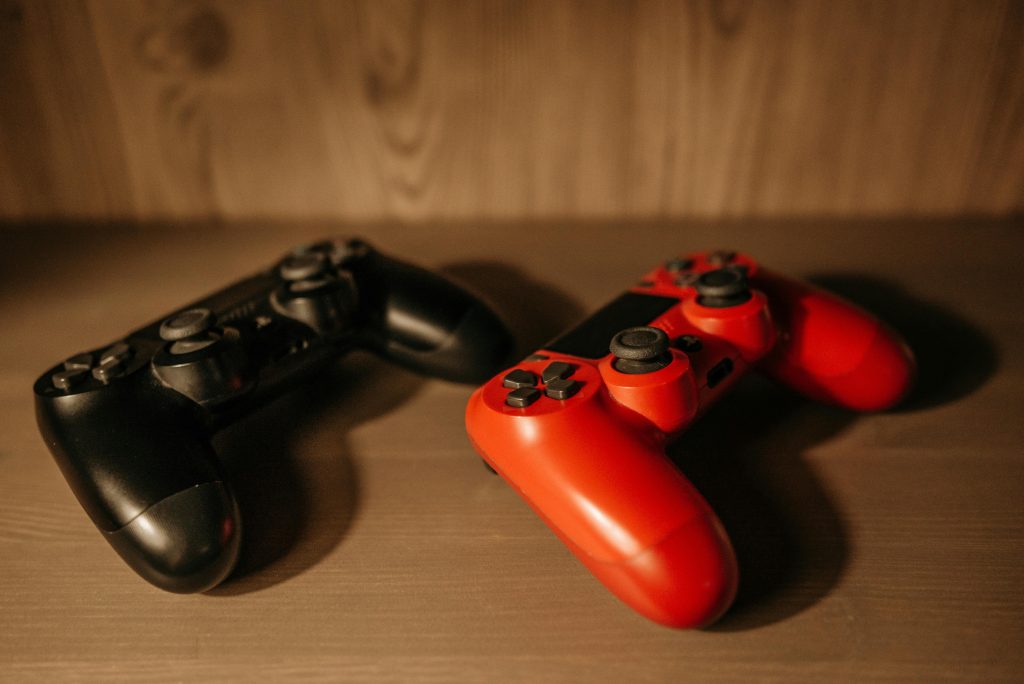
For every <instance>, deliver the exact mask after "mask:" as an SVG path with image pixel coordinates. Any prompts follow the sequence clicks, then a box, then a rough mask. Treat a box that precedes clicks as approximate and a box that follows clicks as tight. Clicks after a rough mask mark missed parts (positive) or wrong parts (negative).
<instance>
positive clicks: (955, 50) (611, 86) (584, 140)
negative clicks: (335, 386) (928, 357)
mask: <svg viewBox="0 0 1024 684" xmlns="http://www.w3.org/2000/svg"><path fill="white" fill-rule="evenodd" d="M1022 208H1024V3H1021V2H1009V1H1004V2H1000V1H995V0H992V1H989V0H977V1H974V2H966V1H956V0H932V1H928V0H922V1H918V2H895V1H885V2H878V1H868V0H865V1H863V2H860V1H859V2H812V1H811V0H794V1H793V2H775V1H767V0H765V1H762V2H756V1H752V2H709V1H694V2H668V1H666V2H653V1H652V2H635V3H627V2H607V1H601V2H564V1H556V2H544V1H541V0H537V1H535V2H491V1H488V2H468V1H467V2H391V1H387V2H381V1H376V2H375V1H368V2H332V1H327V0H324V1H323V2H313V1H302V2H285V1H280V2H240V1H237V0H224V1H211V2H171V1H169V0H147V1H146V2H138V3H122V2H109V1H107V0H91V1H86V2H82V1H79V0H41V1H38V2H30V1H28V0H0V217H4V218H8V219H26V218H44V217H50V216H62V217H90V218H91V217H98V218H112V217H116V218H156V217H160V218H167V217H169V218H196V217H200V218H202V217H215V218H216V217H222V218H227V219H230V218H240V217H251V216H261V217H273V218H309V217H332V218H343V219H373V218H389V217H399V218H403V219H410V220H414V219H420V218H459V219H487V218H530V217H538V218H551V217H605V218H607V217H620V216H622V217H651V216H658V217H679V216H701V217H719V216H748V215H751V216H764V215H768V216H788V215H892V214H959V213H966V212H969V213H974V212H981V213H1005V212H1016V211H1020V210H1021V209H1022Z"/></svg>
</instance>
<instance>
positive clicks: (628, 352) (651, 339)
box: [608, 325, 669, 361]
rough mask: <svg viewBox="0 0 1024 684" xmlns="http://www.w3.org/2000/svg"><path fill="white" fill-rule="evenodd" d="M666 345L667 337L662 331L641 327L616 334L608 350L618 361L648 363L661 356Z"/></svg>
mask: <svg viewBox="0 0 1024 684" xmlns="http://www.w3.org/2000/svg"><path fill="white" fill-rule="evenodd" d="M668 345H669V342H668V335H666V334H665V331H664V330H662V329H661V328H653V327H650V326H646V325H641V326H637V327H635V328H626V329H625V330H622V331H620V332H618V333H616V335H615V337H613V338H612V341H611V344H609V345H608V349H609V350H610V351H611V353H612V354H614V355H615V356H616V357H617V358H620V359H629V360H631V361H650V360H652V359H656V358H658V357H659V356H663V355H664V354H665V352H667V351H668Z"/></svg>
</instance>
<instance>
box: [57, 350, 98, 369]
mask: <svg viewBox="0 0 1024 684" xmlns="http://www.w3.org/2000/svg"><path fill="white" fill-rule="evenodd" d="M90 368H92V354H84V353H83V354H75V355H74V356H72V357H70V358H69V359H67V360H66V361H65V362H64V370H89V369H90Z"/></svg>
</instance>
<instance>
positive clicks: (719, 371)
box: [708, 359, 732, 388]
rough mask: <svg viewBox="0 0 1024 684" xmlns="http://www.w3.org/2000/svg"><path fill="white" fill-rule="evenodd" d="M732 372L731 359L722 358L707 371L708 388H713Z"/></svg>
mask: <svg viewBox="0 0 1024 684" xmlns="http://www.w3.org/2000/svg"><path fill="white" fill-rule="evenodd" d="M729 373H732V359H722V360H721V361H719V362H718V363H716V364H715V365H714V367H713V368H712V369H711V370H709V371H708V388H713V387H715V385H717V384H719V383H720V382H722V381H723V380H725V379H726V378H727V377H728V376H729Z"/></svg>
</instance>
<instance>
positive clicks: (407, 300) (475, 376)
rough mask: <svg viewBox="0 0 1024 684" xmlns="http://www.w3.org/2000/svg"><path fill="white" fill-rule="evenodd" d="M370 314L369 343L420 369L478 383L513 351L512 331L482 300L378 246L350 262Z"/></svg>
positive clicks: (374, 348) (385, 354) (378, 350)
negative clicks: (358, 259) (352, 263)
mask: <svg viewBox="0 0 1024 684" xmlns="http://www.w3.org/2000/svg"><path fill="white" fill-rule="evenodd" d="M352 270H353V274H354V276H355V279H356V284H357V286H358V287H359V291H360V293H363V296H364V297H365V300H366V304H367V310H368V313H369V315H370V316H371V319H372V324H371V325H370V326H368V331H369V335H368V336H367V343H368V345H369V346H370V347H371V348H372V349H373V350H374V351H376V352H378V353H380V354H382V355H384V356H386V357H388V358H390V359H392V360H394V361H396V362H398V363H400V364H402V365H404V366H406V367H408V368H411V369H413V370H415V371H417V372H420V373H424V374H427V375H432V376H436V377H441V378H445V379H447V380H454V381H457V382H467V383H479V382H483V381H484V380H486V379H487V378H489V377H490V376H491V375H493V373H494V370H495V369H496V368H501V367H502V366H503V364H504V363H505V362H506V361H507V360H508V356H509V355H510V354H511V353H512V346H513V345H512V335H511V333H510V332H509V330H508V328H507V327H506V326H505V324H504V323H503V322H502V321H501V319H500V318H498V316H497V315H496V314H495V313H494V312H493V311H492V310H491V309H490V308H489V307H488V306H487V305H486V304H484V303H483V302H482V301H481V300H479V299H477V298H476V297H475V296H474V295H472V294H470V293H469V292H467V291H466V290H464V289H462V288H461V287H460V286H458V285H456V284H454V283H452V282H451V281H449V280H446V279H445V278H442V277H441V276H438V275H436V274H434V273H431V272H430V271H427V270H426V269H423V268H419V267H418V266H413V265H412V264H408V263H405V262H403V261H399V260H397V259H392V258H390V257H387V256H385V255H383V254H380V253H379V252H373V253H372V254H368V255H366V256H365V257H364V258H363V259H361V260H360V262H359V263H358V264H354V265H353V266H352Z"/></svg>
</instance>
